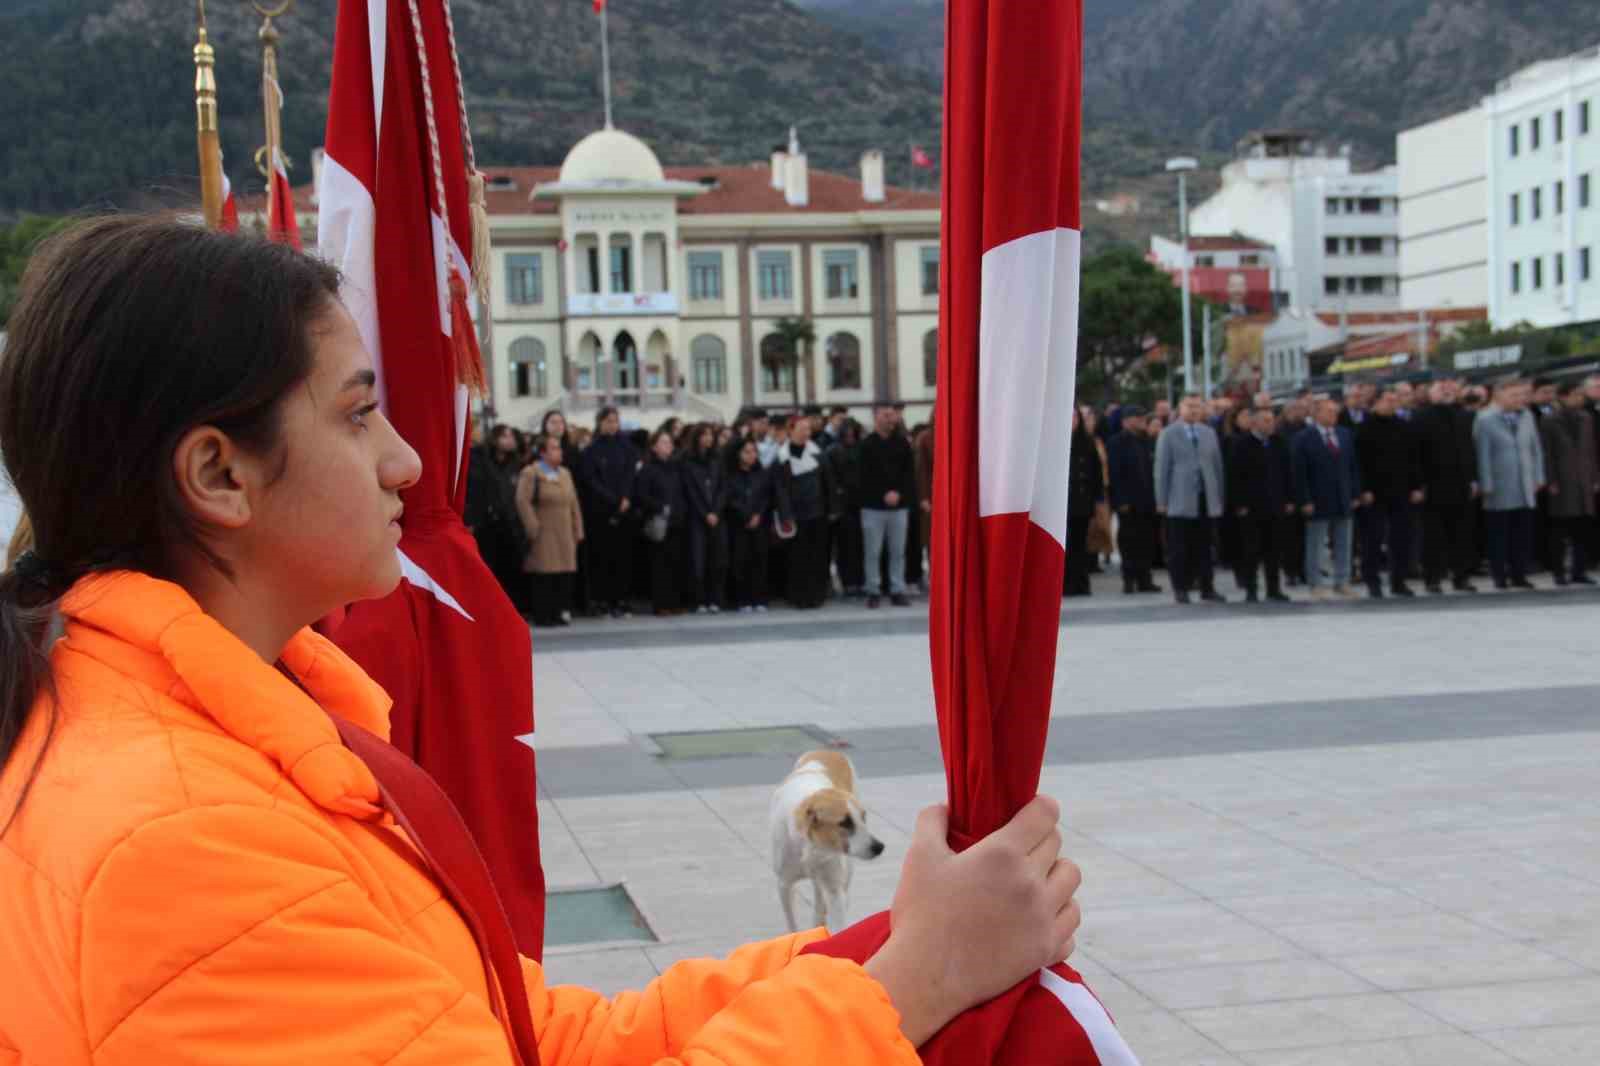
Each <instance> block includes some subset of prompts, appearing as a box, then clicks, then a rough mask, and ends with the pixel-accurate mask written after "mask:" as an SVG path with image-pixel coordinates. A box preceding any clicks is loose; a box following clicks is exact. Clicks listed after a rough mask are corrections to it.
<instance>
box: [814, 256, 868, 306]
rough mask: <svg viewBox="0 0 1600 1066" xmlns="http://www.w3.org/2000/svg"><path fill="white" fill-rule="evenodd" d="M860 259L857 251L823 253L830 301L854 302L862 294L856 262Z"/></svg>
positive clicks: (825, 282)
mask: <svg viewBox="0 0 1600 1066" xmlns="http://www.w3.org/2000/svg"><path fill="white" fill-rule="evenodd" d="M859 258H860V256H858V255H857V254H856V251H855V249H853V248H852V249H848V250H844V249H841V250H838V251H831V252H823V253H822V272H823V275H824V277H823V282H824V286H825V290H824V291H826V292H827V294H828V299H830V300H854V299H855V298H856V297H857V296H858V295H859V294H860V283H859V281H858V279H857V277H856V261H857V260H858V259H859Z"/></svg>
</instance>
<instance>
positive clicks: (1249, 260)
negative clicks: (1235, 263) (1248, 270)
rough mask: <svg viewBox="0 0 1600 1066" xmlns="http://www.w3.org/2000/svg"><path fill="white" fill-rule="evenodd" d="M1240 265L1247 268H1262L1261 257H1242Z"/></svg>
mask: <svg viewBox="0 0 1600 1066" xmlns="http://www.w3.org/2000/svg"><path fill="white" fill-rule="evenodd" d="M1239 265H1240V266H1247V267H1254V266H1260V265H1261V257H1260V256H1259V255H1241V256H1240V257H1239Z"/></svg>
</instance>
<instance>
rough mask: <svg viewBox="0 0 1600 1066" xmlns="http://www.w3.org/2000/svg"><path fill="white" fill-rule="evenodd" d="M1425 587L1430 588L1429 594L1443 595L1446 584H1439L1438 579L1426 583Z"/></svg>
mask: <svg viewBox="0 0 1600 1066" xmlns="http://www.w3.org/2000/svg"><path fill="white" fill-rule="evenodd" d="M1423 587H1424V588H1426V589H1427V590H1428V592H1429V594H1431V595H1434V596H1443V595H1444V586H1443V585H1441V584H1439V583H1438V582H1437V581H1430V582H1428V583H1427V584H1426V585H1424V586H1423Z"/></svg>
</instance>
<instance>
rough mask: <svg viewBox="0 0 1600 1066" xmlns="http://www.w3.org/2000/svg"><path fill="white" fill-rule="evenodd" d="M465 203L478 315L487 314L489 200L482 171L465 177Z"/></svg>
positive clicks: (475, 171)
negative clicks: (470, 220)
mask: <svg viewBox="0 0 1600 1066" xmlns="http://www.w3.org/2000/svg"><path fill="white" fill-rule="evenodd" d="M467 203H468V208H469V210H470V211H471V212H472V281H473V287H474V288H475V289H476V290H477V292H478V308H479V313H480V314H485V315H487V314H489V273H490V268H489V198H488V190H487V188H486V181H485V179H484V176H483V171H481V170H474V171H472V172H470V173H469V174H468V175H467Z"/></svg>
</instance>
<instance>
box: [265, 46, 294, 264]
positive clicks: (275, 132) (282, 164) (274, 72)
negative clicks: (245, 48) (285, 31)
mask: <svg viewBox="0 0 1600 1066" xmlns="http://www.w3.org/2000/svg"><path fill="white" fill-rule="evenodd" d="M260 36H261V113H262V117H263V118H265V120H266V126H267V144H266V147H265V148H263V149H262V150H261V151H262V154H263V155H264V156H265V157H266V167H265V169H266V172H267V236H268V237H270V238H271V239H272V240H275V241H279V242H281V243H283V244H287V245H289V246H290V247H292V248H294V249H295V250H296V251H298V250H299V248H300V224H299V223H298V222H297V221H295V217H294V189H293V188H292V187H291V186H290V185H289V168H288V164H287V161H286V160H285V159H284V156H283V125H282V121H281V118H282V112H283V87H282V86H280V85H279V84H278V30H277V28H276V27H275V26H273V24H272V19H271V18H270V17H269V18H267V20H266V21H265V22H263V23H262V26H261V34H260Z"/></svg>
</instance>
